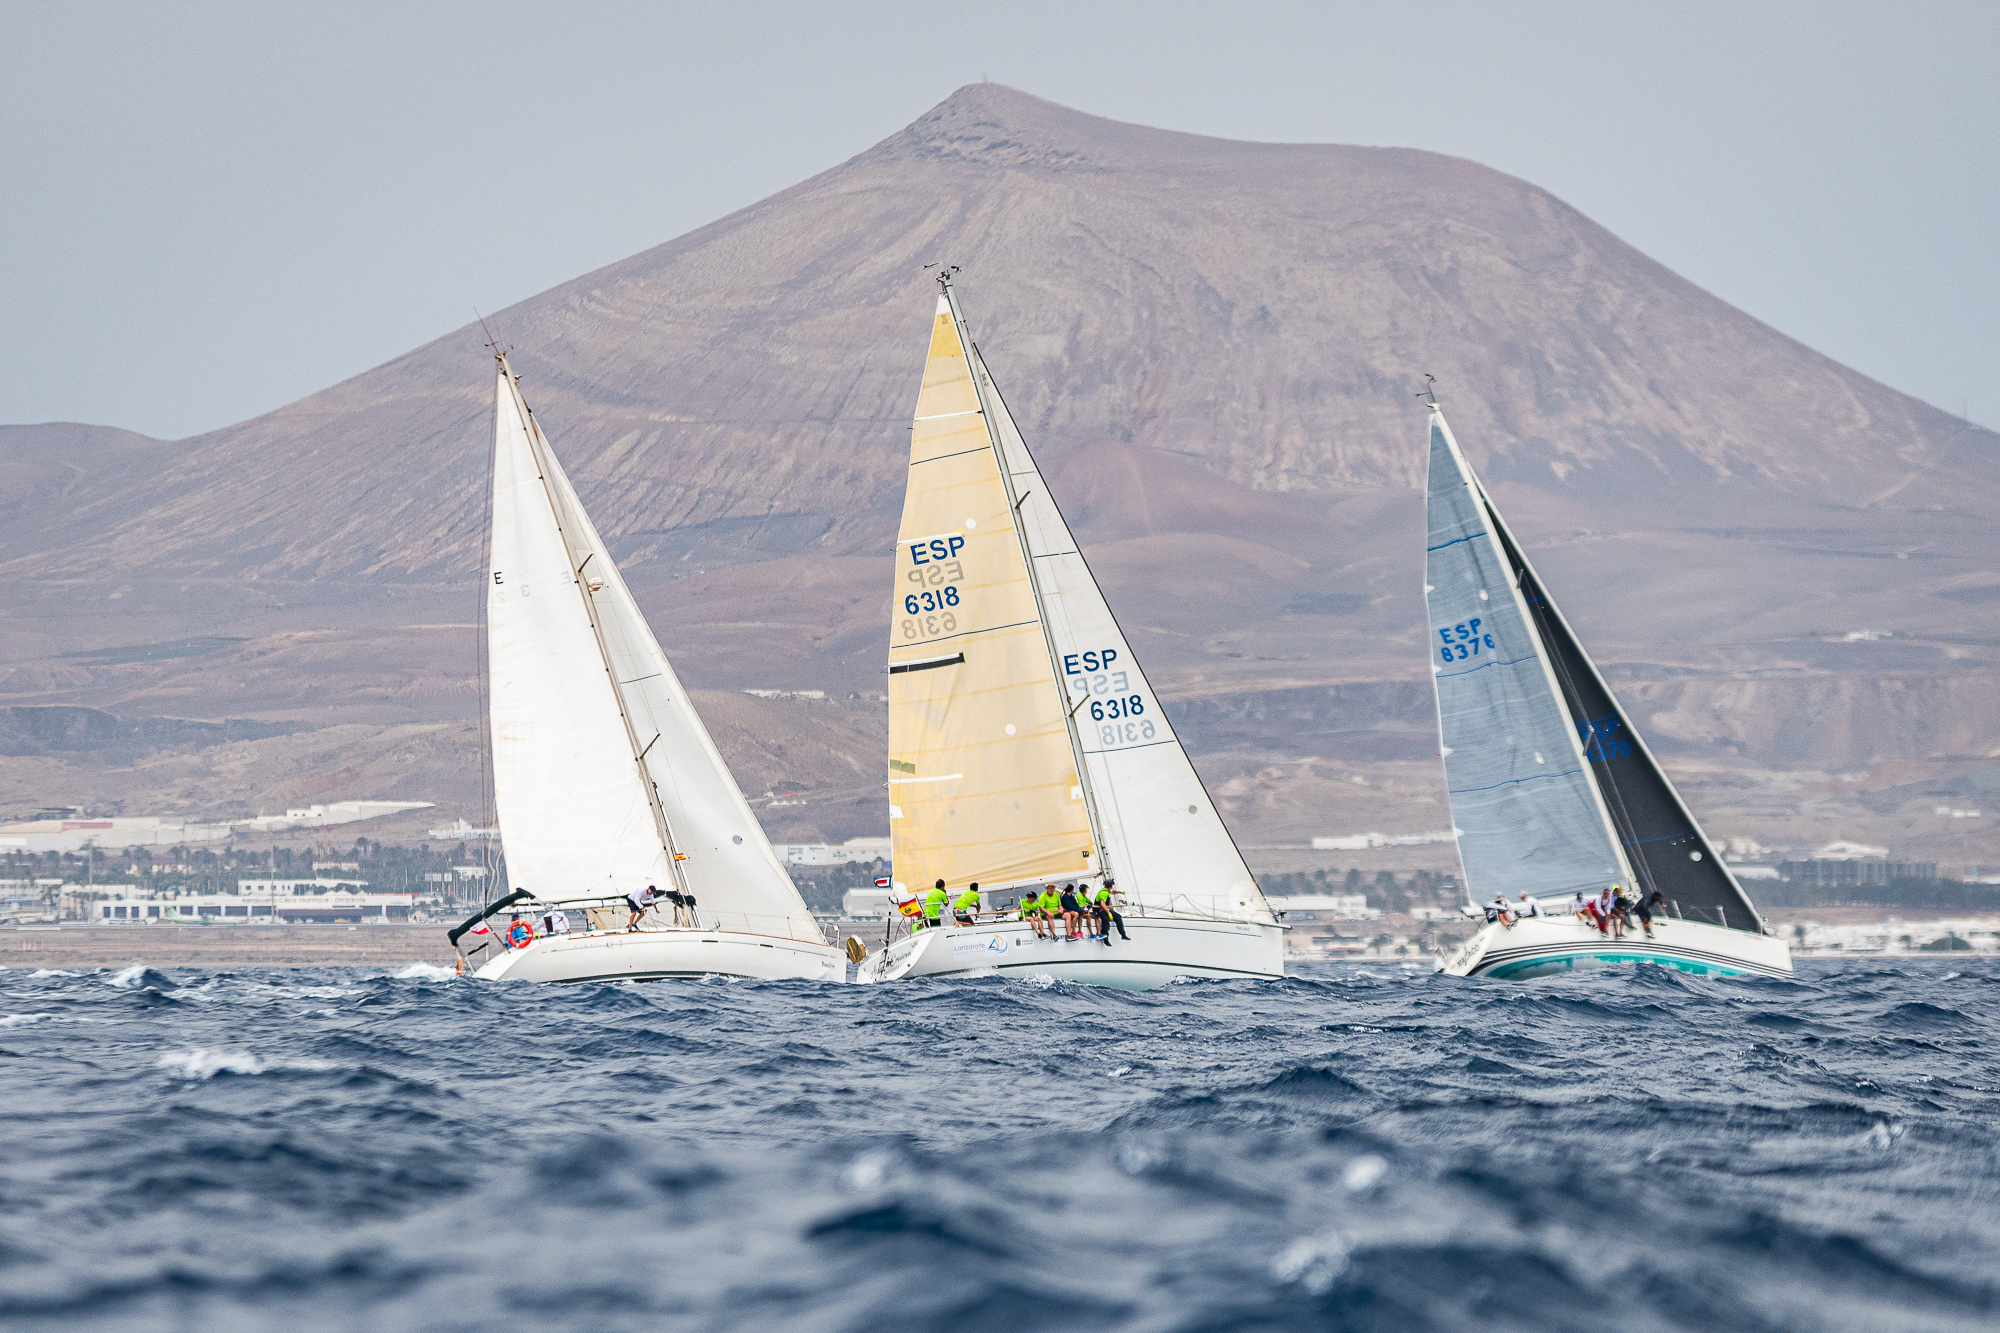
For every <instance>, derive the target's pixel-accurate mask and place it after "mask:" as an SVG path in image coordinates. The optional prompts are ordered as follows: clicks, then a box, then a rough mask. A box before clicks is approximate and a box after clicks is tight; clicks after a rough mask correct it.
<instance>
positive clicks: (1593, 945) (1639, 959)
mask: <svg viewBox="0 0 2000 1333" xmlns="http://www.w3.org/2000/svg"><path fill="white" fill-rule="evenodd" d="M1605 963H1657V964H1659V965H1660V966H1662V967H1672V968H1678V969H1680V970H1681V971H1683V972H1691V973H1694V974H1695V975H1696V976H1722V977H1733V976H1746V975H1747V976H1757V977H1789V976H1790V975H1792V951H1791V949H1789V948H1788V947H1787V946H1786V944H1785V942H1784V941H1783V940H1781V939H1776V938H1774V937H1772V936H1770V935H1752V934H1751V933H1750V932H1748V931H1745V930H1727V929H1724V928H1723V927H1721V926H1709V925H1703V924H1701V923H1700V922H1696V921H1678V920H1671V919H1656V920H1655V921H1654V922H1653V938H1651V939H1647V938H1646V933H1645V931H1643V930H1640V929H1637V928H1634V929H1633V930H1630V931H1627V932H1626V934H1625V937H1624V938H1623V939H1613V938H1612V937H1611V936H1609V935H1603V934H1599V933H1598V931H1597V930H1596V929H1595V928H1594V927H1591V926H1587V925H1585V924H1584V923H1583V922H1581V921H1579V920H1577V919H1576V918H1575V917H1573V916H1544V917H1528V918H1527V919H1525V920H1521V921H1516V922H1515V923H1514V924H1513V925H1512V926H1502V925H1499V924H1497V923H1496V924H1494V925H1490V926H1487V927H1485V928H1484V929H1482V930H1481V931H1480V932H1479V933H1478V934H1477V935H1474V936H1473V937H1472V938H1471V939H1470V940H1467V941H1466V942H1465V943H1464V944H1462V945H1460V946H1459V948H1458V949H1457V950H1455V951H1454V952H1453V953H1452V954H1451V956H1450V957H1448V958H1445V959H1443V960H1442V961H1440V962H1439V963H1438V967H1437V970H1438V971H1440V972H1444V973H1447V974H1448V975H1451V976H1455V977H1530V976H1546V975H1549V974H1550V973H1554V972H1564V971H1568V970H1570V969H1572V968H1574V967H1576V966H1577V965H1579V964H1582V965H1584V966H1591V965H1597V964H1605Z"/></svg>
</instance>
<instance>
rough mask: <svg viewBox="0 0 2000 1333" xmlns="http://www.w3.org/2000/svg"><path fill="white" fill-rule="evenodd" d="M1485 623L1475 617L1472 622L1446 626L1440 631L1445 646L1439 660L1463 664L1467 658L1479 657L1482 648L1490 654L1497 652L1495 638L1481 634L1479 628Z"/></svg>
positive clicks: (1439, 651)
mask: <svg viewBox="0 0 2000 1333" xmlns="http://www.w3.org/2000/svg"><path fill="white" fill-rule="evenodd" d="M1483 623H1485V622H1483V621H1481V620H1480V618H1479V617H1478V616H1474V617H1473V618H1472V619H1470V620H1461V621H1459V622H1458V623H1457V624H1456V625H1446V626H1445V627H1444V628H1443V629H1441V630H1439V631H1438V632H1437V633H1438V638H1440V639H1442V640H1443V641H1444V646H1443V647H1441V648H1439V649H1438V657H1439V659H1440V660H1442V661H1445V662H1463V661H1465V660H1466V659H1467V658H1472V657H1477V656H1479V654H1480V650H1481V649H1482V648H1483V649H1484V650H1485V651H1486V652H1489V653H1490V652H1494V651H1496V650H1497V648H1496V645H1495V644H1494V642H1493V636H1492V635H1491V634H1482V633H1481V632H1480V629H1479V627H1480V625H1482V624H1483Z"/></svg>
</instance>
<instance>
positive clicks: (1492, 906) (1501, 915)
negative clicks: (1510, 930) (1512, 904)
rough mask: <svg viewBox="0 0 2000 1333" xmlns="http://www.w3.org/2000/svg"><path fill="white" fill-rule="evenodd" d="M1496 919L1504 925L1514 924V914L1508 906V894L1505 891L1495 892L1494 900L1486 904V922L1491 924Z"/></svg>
mask: <svg viewBox="0 0 2000 1333" xmlns="http://www.w3.org/2000/svg"><path fill="white" fill-rule="evenodd" d="M1495 921H1498V922H1499V923H1500V924H1501V925H1503V926H1511V925H1513V924H1514V914H1513V913H1512V912H1511V911H1509V910H1508V908H1507V895H1506V894H1504V893H1496V894H1494V895H1493V901H1492V902H1490V903H1488V904H1486V924H1487V925H1489V926H1490V925H1492V924H1493V923H1494V922H1495Z"/></svg>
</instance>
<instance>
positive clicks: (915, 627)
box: [901, 532, 965, 640]
mask: <svg viewBox="0 0 2000 1333" xmlns="http://www.w3.org/2000/svg"><path fill="white" fill-rule="evenodd" d="M964 549H965V538H964V537H963V536H962V535H960V534H959V533H956V532H953V533H948V534H946V535H945V536H942V537H927V538H925V539H924V540H922V541H914V542H911V543H910V565H911V568H910V570H909V571H908V572H907V573H905V574H904V575H903V578H904V579H905V581H907V582H909V583H911V584H913V585H915V588H916V591H914V592H909V593H906V594H904V596H903V613H904V620H903V623H902V626H901V630H902V635H903V637H904V638H905V639H910V640H916V639H928V638H932V637H935V636H936V635H939V634H955V633H957V632H958V614H957V608H958V607H959V605H960V603H961V600H962V598H961V595H960V593H959V590H958V588H957V587H956V586H954V585H956V584H959V583H963V582H964V581H965V562H964V561H962V560H960V559H959V558H958V553H959V552H960V551H962V550H964Z"/></svg>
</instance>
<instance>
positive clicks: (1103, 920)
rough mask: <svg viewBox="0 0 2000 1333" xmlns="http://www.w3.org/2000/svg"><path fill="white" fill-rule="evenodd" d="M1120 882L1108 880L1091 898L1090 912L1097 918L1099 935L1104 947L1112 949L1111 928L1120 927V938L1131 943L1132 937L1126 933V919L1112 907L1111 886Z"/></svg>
mask: <svg viewBox="0 0 2000 1333" xmlns="http://www.w3.org/2000/svg"><path fill="white" fill-rule="evenodd" d="M1117 882H1118V881H1117V880H1113V879H1107V880H1105V881H1104V883H1103V884H1102V885H1101V886H1100V887H1099V888H1098V890H1097V892H1096V893H1095V894H1093V895H1092V896H1091V899H1090V910H1091V912H1092V913H1093V914H1095V916H1096V917H1097V934H1098V936H1099V938H1101V939H1102V940H1103V941H1104V947H1105V948H1107V949H1109V948H1110V947H1111V927H1113V926H1116V927H1118V938H1119V939H1121V940H1127V941H1129V940H1130V939H1131V938H1132V937H1131V936H1130V935H1127V934H1126V933H1125V918H1124V917H1122V916H1120V915H1119V914H1118V910H1117V909H1116V908H1114V907H1113V906H1112V905H1111V886H1112V885H1113V884H1116V883H1117Z"/></svg>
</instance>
